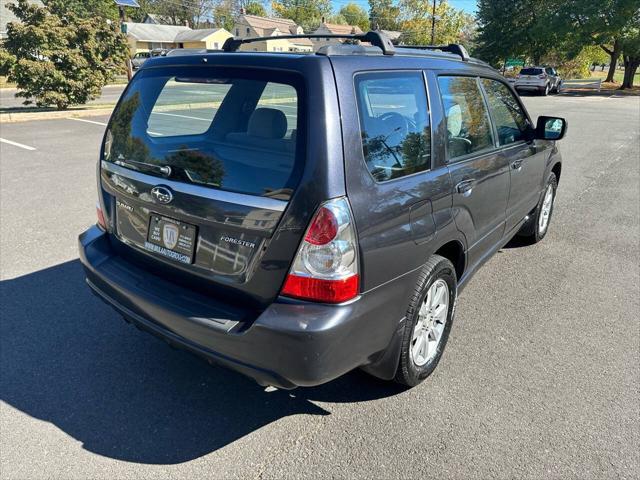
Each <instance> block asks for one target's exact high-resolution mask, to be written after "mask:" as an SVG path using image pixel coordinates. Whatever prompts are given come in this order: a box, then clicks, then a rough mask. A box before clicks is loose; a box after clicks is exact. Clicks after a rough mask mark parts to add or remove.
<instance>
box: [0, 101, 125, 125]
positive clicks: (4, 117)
mask: <svg viewBox="0 0 640 480" xmlns="http://www.w3.org/2000/svg"><path fill="white" fill-rule="evenodd" d="M114 107H115V105H111V106H109V107H101V108H94V109H90V110H64V111H52V112H15V113H0V124H2V123H18V122H30V121H34V120H55V119H59V118H74V117H76V118H77V117H92V116H98V115H110V114H111V112H112V111H113V108H114Z"/></svg>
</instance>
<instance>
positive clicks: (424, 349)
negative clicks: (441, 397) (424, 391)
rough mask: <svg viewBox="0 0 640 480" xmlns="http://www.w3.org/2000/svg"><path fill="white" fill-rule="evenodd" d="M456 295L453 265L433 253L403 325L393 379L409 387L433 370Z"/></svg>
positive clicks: (446, 332)
mask: <svg viewBox="0 0 640 480" xmlns="http://www.w3.org/2000/svg"><path fill="white" fill-rule="evenodd" d="M456 298H457V281H456V273H455V268H454V267H453V265H452V264H451V262H450V261H449V260H447V259H446V258H444V257H441V256H439V255H433V256H432V257H431V258H430V259H429V261H428V262H427V263H426V264H425V266H424V268H423V270H422V272H421V273H420V278H419V280H418V284H417V285H416V287H415V292H414V295H413V298H412V300H411V303H410V304H409V308H408V310H407V320H406V323H405V327H404V334H403V338H402V347H401V351H400V361H399V363H398V369H397V371H396V376H395V381H396V382H398V383H401V384H403V385H407V386H409V387H413V386H415V385H418V384H419V383H420V382H422V381H423V380H424V379H425V378H427V377H428V376H429V375H431V373H432V372H433V371H434V370H435V368H436V366H437V365H438V362H439V361H440V358H441V357H442V354H443V352H444V348H445V346H446V344H447V340H448V338H449V332H450V331H451V325H452V323H453V315H454V311H455V304H456Z"/></svg>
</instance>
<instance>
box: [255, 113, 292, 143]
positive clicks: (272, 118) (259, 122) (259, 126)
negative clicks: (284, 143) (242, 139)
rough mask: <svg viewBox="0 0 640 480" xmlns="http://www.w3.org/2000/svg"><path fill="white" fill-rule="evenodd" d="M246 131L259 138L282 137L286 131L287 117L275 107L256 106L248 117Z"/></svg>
mask: <svg viewBox="0 0 640 480" xmlns="http://www.w3.org/2000/svg"><path fill="white" fill-rule="evenodd" d="M247 133H248V134H249V135H253V136H254V137H261V138H282V137H284V135H285V133H287V117H285V115H284V113H282V111H280V110H276V109H275V108H256V109H255V111H254V112H253V113H252V114H251V118H249V127H248V128H247Z"/></svg>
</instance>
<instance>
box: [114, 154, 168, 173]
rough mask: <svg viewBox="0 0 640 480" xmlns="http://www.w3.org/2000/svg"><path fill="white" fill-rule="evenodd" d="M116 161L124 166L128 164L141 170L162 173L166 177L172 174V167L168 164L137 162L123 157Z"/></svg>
mask: <svg viewBox="0 0 640 480" xmlns="http://www.w3.org/2000/svg"><path fill="white" fill-rule="evenodd" d="M115 163H119V164H124V165H123V166H126V165H127V164H129V165H133V166H134V167H136V168H138V169H140V170H145V171H147V172H154V173H160V174H161V175H164V176H165V177H168V176H169V175H171V167H169V166H168V165H155V164H153V163H145V162H136V161H135V160H128V159H122V158H121V159H118V160H117V161H116V162H115Z"/></svg>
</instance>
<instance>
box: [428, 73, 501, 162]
mask: <svg viewBox="0 0 640 480" xmlns="http://www.w3.org/2000/svg"><path fill="white" fill-rule="evenodd" d="M438 85H439V87H440V96H441V97H442V104H443V107H444V113H445V117H446V119H447V157H448V158H455V157H460V156H462V155H467V154H469V153H473V152H477V151H479V150H483V149H485V148H489V147H491V146H493V135H492V132H491V123H490V122H489V116H488V115H487V109H486V106H485V103H484V99H483V98H482V93H481V92H480V89H479V87H478V82H477V80H476V79H475V78H472V77H438Z"/></svg>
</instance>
